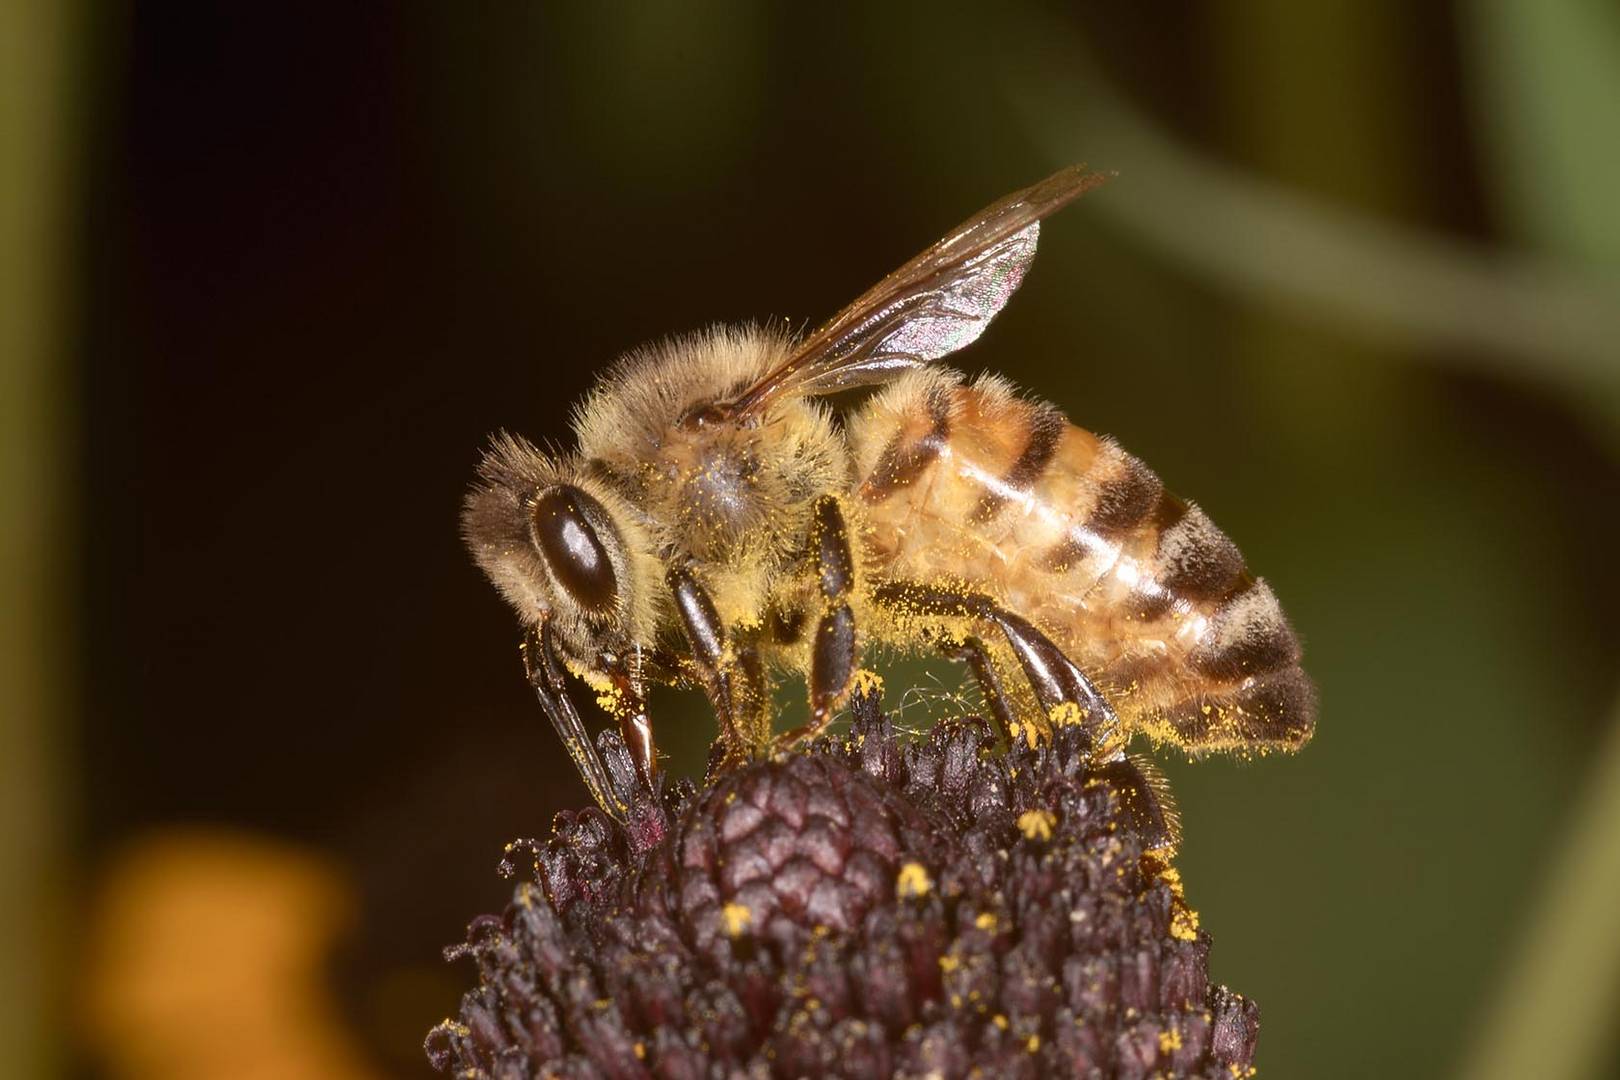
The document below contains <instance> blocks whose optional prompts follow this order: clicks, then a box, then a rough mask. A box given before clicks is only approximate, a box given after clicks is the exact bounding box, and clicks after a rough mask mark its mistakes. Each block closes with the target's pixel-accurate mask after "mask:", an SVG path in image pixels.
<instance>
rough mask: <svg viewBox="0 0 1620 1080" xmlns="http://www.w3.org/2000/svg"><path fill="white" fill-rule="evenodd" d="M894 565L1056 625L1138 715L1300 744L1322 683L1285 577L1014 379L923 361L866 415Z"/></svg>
mask: <svg viewBox="0 0 1620 1080" xmlns="http://www.w3.org/2000/svg"><path fill="white" fill-rule="evenodd" d="M850 440H851V445H852V448H853V451H854V457H855V462H856V469H857V473H856V475H857V486H856V489H855V498H854V501H855V503H856V506H857V507H858V508H859V512H860V513H861V516H862V518H863V519H864V523H865V526H866V530H867V531H866V534H865V538H866V549H867V554H868V557H869V558H870V560H871V563H870V565H871V568H872V571H873V573H875V574H876V575H878V576H879V577H880V578H884V579H893V580H915V581H923V582H936V581H939V580H940V579H941V578H946V579H955V580H956V581H959V582H963V583H966V584H968V585H970V586H973V587H975V588H979V589H982V590H983V591H985V592H987V593H989V594H990V595H991V596H993V597H995V598H996V599H998V600H999V601H1000V602H1001V603H1002V604H1004V605H1005V606H1006V607H1008V608H1010V609H1011V610H1013V611H1016V612H1018V613H1019V614H1021V615H1023V616H1024V617H1025V618H1027V619H1030V620H1031V621H1033V622H1034V623H1036V625H1038V626H1040V627H1041V628H1042V629H1043V630H1044V631H1045V632H1046V633H1047V634H1048V635H1050V636H1051V637H1052V638H1053V640H1055V641H1056V642H1057V643H1058V644H1059V645H1060V646H1062V647H1063V649H1064V650H1065V651H1066V652H1067V653H1068V655H1069V656H1070V658H1071V659H1073V660H1074V661H1075V663H1076V664H1078V665H1079V666H1080V668H1081V669H1082V670H1083V671H1085V672H1086V674H1087V675H1088V676H1090V677H1091V679H1092V680H1093V681H1094V682H1095V683H1096V684H1097V685H1098V686H1099V688H1101V689H1102V690H1103V692H1104V693H1105V694H1106V695H1107V696H1108V697H1109V699H1110V701H1111V702H1112V703H1113V704H1114V707H1115V709H1116V710H1117V711H1118V712H1119V714H1120V716H1121V717H1122V719H1124V720H1125V721H1126V722H1127V723H1128V724H1130V725H1131V726H1132V727H1133V728H1134V729H1136V730H1141V731H1145V732H1147V733H1148V734H1149V735H1151V736H1153V737H1155V738H1160V739H1166V740H1169V741H1171V742H1174V743H1177V744H1179V745H1181V746H1183V747H1185V748H1186V749H1188V750H1189V751H1193V752H1198V751H1204V750H1222V749H1227V750H1264V749H1267V748H1288V749H1293V748H1296V747H1298V746H1300V745H1301V744H1302V743H1304V742H1305V740H1307V739H1308V738H1309V737H1310V734H1311V730H1312V727H1313V725H1314V713H1315V698H1314V693H1313V691H1312V688H1311V684H1310V681H1309V679H1307V678H1306V676H1305V674H1304V672H1303V671H1302V670H1301V669H1300V666H1299V657H1300V650H1299V642H1298V639H1297V638H1296V637H1295V635H1294V632H1293V629H1292V628H1291V627H1290V626H1289V625H1288V620H1287V618H1286V617H1285V616H1284V615H1283V613H1282V610H1281V608H1280V607H1279V606H1278V604H1277V599H1276V597H1275V595H1273V593H1272V591H1271V589H1270V587H1269V586H1268V585H1266V583H1265V582H1264V581H1261V580H1259V579H1258V578H1256V577H1254V576H1253V575H1252V574H1250V573H1249V571H1248V569H1247V567H1245V565H1244V563H1243V557H1242V555H1241V554H1239V552H1238V550H1237V548H1236V547H1235V546H1234V545H1233V543H1232V541H1231V540H1229V539H1227V537H1226V535H1225V534H1224V533H1222V532H1221V531H1220V530H1219V529H1218V528H1216V527H1215V525H1214V524H1213V523H1212V522H1211V521H1210V520H1209V518H1208V517H1206V516H1205V515H1204V513H1203V511H1201V510H1199V509H1198V508H1197V507H1196V506H1192V505H1190V504H1188V503H1186V502H1184V501H1183V500H1181V499H1179V498H1177V497H1176V496H1174V495H1172V494H1170V493H1169V492H1167V491H1165V490H1164V485H1163V484H1162V483H1160V481H1159V478H1158V477H1157V476H1155V475H1154V474H1153V472H1152V471H1151V470H1149V469H1148V468H1147V466H1145V465H1143V464H1142V463H1141V462H1140V461H1138V460H1137V459H1136V458H1134V457H1132V456H1131V455H1129V454H1127V453H1126V452H1125V451H1123V450H1121V449H1120V448H1119V446H1118V445H1117V444H1115V443H1114V442H1113V441H1112V440H1110V439H1107V438H1102V437H1099V436H1096V435H1093V434H1092V433H1090V432H1089V431H1085V430H1083V429H1081V428H1078V427H1075V426H1074V425H1072V424H1070V423H1069V422H1068V421H1067V420H1065V419H1064V418H1063V416H1062V415H1061V414H1060V413H1059V412H1058V411H1057V410H1056V409H1054V408H1052V407H1051V406H1049V405H1044V404H1040V403H1037V402H1031V401H1028V400H1025V399H1022V398H1019V397H1016V396H1015V395H1014V394H1013V393H1012V391H1011V389H1010V388H1009V387H1008V386H1007V385H1006V384H1005V383H1003V382H1001V381H1000V380H996V379H981V380H980V381H978V382H976V383H974V384H972V385H968V386H964V385H961V384H960V382H959V381H958V379H957V377H956V376H955V375H954V374H953V373H951V372H947V371H923V372H918V373H916V374H913V375H910V376H908V377H906V378H905V379H903V380H901V381H900V382H898V383H896V384H895V385H894V386H893V387H891V388H890V389H889V390H888V391H887V392H885V393H883V394H881V395H880V396H878V397H876V398H874V399H873V400H872V401H871V402H870V403H869V404H868V405H867V406H866V407H865V408H864V409H862V410H861V411H860V413H859V414H858V415H857V416H856V417H854V418H853V419H852V421H851V424H850Z"/></svg>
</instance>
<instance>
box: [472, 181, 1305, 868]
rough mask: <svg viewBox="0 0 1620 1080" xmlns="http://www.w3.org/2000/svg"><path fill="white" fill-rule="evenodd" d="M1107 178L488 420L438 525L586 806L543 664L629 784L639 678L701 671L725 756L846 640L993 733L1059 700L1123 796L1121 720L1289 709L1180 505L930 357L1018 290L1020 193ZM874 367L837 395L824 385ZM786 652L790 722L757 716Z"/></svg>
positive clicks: (1163, 732) (1031, 728) (1237, 734)
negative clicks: (853, 290)
mask: <svg viewBox="0 0 1620 1080" xmlns="http://www.w3.org/2000/svg"><path fill="white" fill-rule="evenodd" d="M1102 179H1104V177H1103V176H1102V175H1101V174H1098V173H1095V172H1091V171H1089V170H1087V169H1085V168H1084V167H1082V166H1073V167H1070V168H1067V169H1064V170H1062V171H1060V172H1058V173H1056V174H1054V175H1052V176H1051V177H1048V178H1047V179H1045V180H1043V181H1041V182H1040V183H1038V184H1035V185H1033V186H1031V187H1029V188H1026V189H1024V190H1022V191H1018V192H1015V193H1014V194H1012V195H1009V196H1007V197H1006V198H1004V199H1002V200H1000V201H999V202H996V203H994V204H993V205H991V206H990V207H988V208H986V209H985V210H983V211H982V212H980V213H979V214H977V215H975V216H974V217H973V218H971V219H969V220H968V221H967V222H965V223H964V224H963V225H961V226H960V227H958V228H957V229H955V230H953V231H952V232H951V233H950V234H949V235H947V236H946V237H945V238H944V239H943V240H941V241H939V242H938V243H936V244H935V245H933V246H932V247H930V248H928V249H927V250H926V251H924V252H923V253H922V254H921V255H919V256H917V257H916V258H914V259H912V260H911V261H910V262H908V263H906V264H905V265H904V266H902V267H901V268H900V269H899V270H897V271H895V272H894V273H892V274H890V275H889V276H888V277H886V278H884V279H883V280H882V281H881V282H879V283H878V284H877V285H876V286H874V287H873V288H872V289H870V290H869V291H867V292H866V293H865V294H864V295H863V296H861V297H860V298H859V299H857V300H856V301H855V302H854V303H853V304H851V305H850V306H849V307H847V308H845V309H844V310H843V311H842V312H841V313H839V314H838V315H837V316H836V317H834V318H833V319H832V320H830V321H829V322H827V323H825V324H823V325H822V326H821V327H820V328H818V329H816V330H815V331H814V332H813V333H811V334H809V335H808V336H806V337H804V338H802V339H795V338H794V337H793V336H791V335H790V334H788V333H786V332H784V331H780V330H777V329H773V328H758V327H741V328H735V327H733V328H726V327H721V328H715V329H711V330H709V331H706V332H704V333H699V334H695V335H692V336H689V337H684V338H676V339H673V340H670V341H666V342H662V343H659V344H656V345H652V346H648V347H645V348H643V349H641V350H639V351H636V352H634V353H631V354H630V355H629V356H627V357H626V358H624V359H623V360H622V361H620V362H619V364H618V365H617V366H616V367H614V368H613V369H611V370H610V371H609V372H608V373H607V374H606V375H605V376H604V377H603V378H602V380H601V381H600V383H599V384H598V385H597V386H596V388H595V389H594V390H593V391H591V393H590V394H589V395H588V396H587V397H586V398H585V400H584V402H583V403H582V404H581V406H580V407H579V409H578V411H577V413H576V416H575V421H574V434H575V436H576V439H577V445H576V448H575V449H574V450H573V451H571V452H565V453H556V454H548V453H545V452H542V451H541V450H539V449H538V448H536V447H535V446H534V445H532V444H531V443H529V442H527V441H525V440H523V439H520V438H517V437H513V436H510V435H501V436H498V437H497V438H496V439H495V440H494V443H493V446H492V447H491V449H490V450H489V451H488V453H487V454H486V455H485V457H484V460H483V462H482V464H481V466H480V469H479V474H480V481H479V483H478V484H477V485H476V486H475V487H474V489H473V491H472V493H471V494H470V495H469V496H468V498H467V504H466V509H465V513H464V516H463V526H464V532H465V535H466V538H467V541H468V544H469V546H470V547H471V549H472V552H473V554H474V557H475V558H476V560H477V562H478V564H479V565H480V566H481V567H482V568H483V569H484V571H485V572H486V573H487V574H488V575H489V576H490V578H491V579H492V580H493V581H494V583H495V584H496V586H497V587H498V588H499V589H500V591H501V592H502V593H503V594H504V595H505V596H506V598H507V599H508V600H509V601H510V602H511V604H512V605H513V607H515V608H516V610H517V612H518V615H519V617H520V618H521V619H522V621H523V622H524V624H525V625H526V627H527V628H528V637H527V639H526V644H525V650H524V653H525V657H526V660H527V665H528V668H529V673H530V679H531V682H532V683H533V685H534V687H535V689H536V692H537V693H538V695H539V697H540V699H541V702H542V705H543V706H544V708H545V710H546V712H547V714H548V715H549V716H550V718H551V720H552V722H553V723H554V724H555V725H556V727H557V729H558V732H559V734H560V735H561V736H562V738H563V741H564V744H565V745H566V746H567V748H568V750H569V753H570V754H571V755H572V757H573V758H574V761H575V763H576V765H577V766H578V767H579V770H580V773H581V775H582V776H583V777H584V779H585V781H586V783H587V785H588V786H589V787H590V789H591V792H592V794H593V796H594V797H595V798H596V800H597V801H598V802H599V803H600V804H601V805H602V807H603V809H604V810H606V811H607V812H608V813H610V814H615V815H622V814H623V812H624V810H625V807H624V806H623V805H622V804H621V801H620V800H619V799H618V798H617V797H616V796H615V795H614V794H613V791H614V788H613V787H612V785H610V783H609V780H608V776H607V772H606V770H605V768H604V766H603V764H602V762H601V760H600V759H599V757H598V755H597V753H596V751H595V749H594V748H593V746H592V745H591V743H590V741H589V739H588V738H587V736H586V732H585V727H584V725H583V723H582V722H581V720H580V718H579V715H578V713H577V711H576V710H575V708H574V706H573V705H572V703H571V702H570V700H569V697H568V694H567V692H566V688H565V685H564V684H565V677H564V672H565V671H571V672H573V673H574V674H576V675H578V676H580V677H581V678H582V679H584V680H585V681H586V682H587V683H589V684H590V685H591V686H592V687H593V688H594V689H595V690H596V691H597V692H598V694H600V695H602V699H603V700H604V701H605V702H606V703H608V704H609V706H610V708H611V710H612V711H613V712H614V713H615V715H616V716H617V717H618V718H619V721H620V724H621V728H622V730H623V733H624V735H625V739H626V743H627V744H628V746H629V747H630V749H631V753H632V756H633V758H634V759H635V764H636V767H637V769H638V771H639V773H640V776H641V779H642V780H643V781H644V782H647V783H651V782H653V778H654V776H655V773H656V768H657V757H656V751H655V749H654V745H653V739H652V724H651V722H650V719H649V718H648V716H647V711H646V708H645V689H646V686H647V685H648V683H649V682H650V681H654V680H656V681H665V682H675V683H682V684H691V685H696V686H698V687H701V688H702V689H703V691H704V692H705V693H706V694H707V695H708V696H709V698H710V699H711V701H712V703H713V705H714V709H715V713H716V715H717V716H718V718H719V721H720V740H721V743H722V746H723V750H724V753H723V755H722V756H721V760H722V762H724V761H727V760H729V761H736V760H741V759H744V758H747V757H750V756H754V755H759V754H763V753H768V752H771V751H772V750H774V749H776V748H779V747H782V746H784V745H787V744H791V743H793V742H796V741H798V740H801V739H803V738H806V737H808V736H811V735H814V734H815V733H816V732H818V731H820V730H821V729H822V728H823V727H824V726H825V725H826V723H827V722H828V720H829V719H830V718H831V716H832V715H833V713H834V712H835V710H836V709H837V708H838V707H839V705H840V704H841V703H842V702H843V701H844V699H845V698H846V697H847V696H848V694H849V693H850V691H851V688H852V686H853V685H854V683H855V682H856V680H857V676H858V673H859V671H860V658H861V655H862V653H863V650H864V649H865V648H866V647H867V646H869V645H872V644H885V645H891V646H899V647H901V648H903V649H909V650H919V649H928V650H939V651H943V652H945V653H947V654H949V655H951V656H955V657H959V658H961V659H963V660H965V661H966V662H967V663H968V664H969V665H970V666H971V668H972V670H973V671H974V673H975V675H976V676H977V678H978V680H979V682H980V685H981V687H982V688H983V690H984V692H985V697H986V705H987V709H988V711H989V712H991V714H992V715H993V716H994V718H995V719H996V720H997V721H999V722H1000V724H1001V726H1002V728H1003V729H1004V731H1006V732H1007V733H1009V737H1010V736H1011V735H1012V734H1013V733H1024V734H1025V735H1026V737H1031V738H1034V737H1037V735H1038V734H1039V733H1040V732H1043V731H1046V730H1048V729H1049V728H1050V726H1051V725H1052V724H1054V723H1064V722H1069V721H1073V722H1078V723H1081V724H1083V725H1084V726H1085V727H1086V730H1087V734H1088V737H1089V738H1090V744H1091V746H1092V747H1093V752H1094V754H1095V755H1096V758H1097V760H1098V761H1099V763H1100V764H1105V765H1109V766H1110V767H1115V768H1116V771H1117V770H1118V769H1123V770H1125V771H1126V772H1128V773H1130V774H1131V775H1132V776H1134V777H1135V780H1136V781H1139V782H1140V783H1139V784H1138V786H1139V787H1140V788H1141V790H1142V791H1143V792H1144V794H1145V795H1146V794H1148V793H1149V789H1151V788H1153V787H1154V782H1153V781H1152V778H1151V773H1147V772H1144V771H1141V770H1139V769H1138V768H1137V767H1136V766H1134V765H1132V764H1131V763H1132V762H1133V761H1135V759H1133V758H1128V757H1127V756H1126V750H1125V747H1126V744H1127V742H1128V741H1129V739H1130V737H1131V736H1132V735H1133V734H1136V733H1144V734H1146V735H1147V736H1149V737H1150V738H1152V739H1153V740H1155V741H1158V742H1168V743H1172V744H1174V745H1176V746H1179V747H1181V748H1183V749H1184V750H1186V751H1187V752H1188V753H1190V754H1194V755H1197V754H1202V753H1205V752H1209V751H1229V752H1238V753H1248V752H1264V751H1266V750H1271V749H1296V748H1298V747H1299V746H1300V745H1302V744H1303V743H1304V742H1305V741H1306V740H1307V739H1308V738H1309V737H1310V735H1311V732H1312V730H1313V727H1314V723H1315V698H1314V692H1313V690H1312V687H1311V684H1310V681H1309V680H1308V679H1307V677H1306V676H1305V674H1304V673H1303V671H1302V670H1301V668H1300V666H1299V658H1300V650H1299V644H1298V640H1297V638H1296V636H1295V634H1294V632H1293V630H1292V629H1291V628H1290V626H1289V624H1288V621H1287V619H1286V618H1285V616H1284V615H1283V613H1282V610H1281V608H1280V607H1279V605H1278V603H1277V599H1276V597H1275V595H1274V594H1273V592H1272V590H1271V588H1270V587H1269V586H1268V585H1267V584H1266V583H1265V582H1264V581H1263V580H1261V579H1260V578H1257V577H1255V576H1254V575H1253V574H1251V573H1250V572H1249V570H1248V568H1247V567H1246V566H1245V564H1244V560H1243V558H1242V556H1241V555H1240V554H1239V552H1238V550H1237V548H1236V546H1235V545H1234V544H1233V543H1232V542H1231V541H1230V540H1229V539H1228V538H1227V537H1226V535H1225V534H1224V533H1222V532H1221V531H1220V530H1219V529H1218V528H1216V526H1215V525H1214V524H1213V523H1212V522H1211V521H1210V520H1209V518H1208V517H1207V516H1206V515H1205V514H1204V513H1203V511H1201V510H1200V509H1198V508H1197V507H1196V506H1194V505H1192V504H1190V503H1188V502H1185V501H1183V500H1181V499H1179V498H1177V497H1176V496H1174V495H1172V494H1170V493H1169V492H1167V491H1166V490H1165V489H1164V486H1163V484H1162V483H1161V482H1160V481H1159V479H1158V477H1157V476H1156V475H1155V474H1154V473H1153V472H1152V471H1151V470H1150V469H1148V468H1147V466H1145V465H1144V464H1142V462H1140V461H1139V460H1137V459H1136V458H1134V457H1132V456H1131V455H1130V454H1128V453H1126V452H1125V451H1124V450H1123V449H1121V448H1120V447H1119V445H1118V444H1117V443H1116V442H1114V441H1113V440H1112V439H1110V438H1108V437H1105V436H1098V435H1094V434H1092V433H1091V432H1089V431H1086V430H1084V429H1082V428H1080V427H1077V426H1075V425H1073V424H1071V423H1070V422H1069V421H1068V420H1067V419H1066V418H1065V417H1064V416H1063V415H1062V413H1060V412H1059V411H1058V410H1057V409H1056V408H1055V407H1053V406H1051V405H1048V404H1045V403H1042V402H1039V401H1035V400H1031V399H1029V398H1027V397H1023V396H1020V395H1019V394H1017V393H1015V392H1014V390H1013V389H1012V387H1011V386H1010V385H1009V384H1008V383H1007V382H1006V381H1004V380H1003V379H1000V378H998V377H995V376H984V377H981V378H979V379H976V380H973V381H968V380H966V379H964V378H963V377H962V376H961V375H959V374H958V373H956V372H954V371H952V370H949V369H947V368H944V367H941V366H937V365H936V364H935V361H938V360H940V359H941V358H943V357H945V356H947V355H949V354H951V353H953V352H955V351H957V350H958V349H961V348H962V347H964V346H966V345H968V344H969V343H971V342H972V341H974V340H975V339H976V338H978V337H979V335H980V334H981V333H982V332H983V331H984V329H985V327H986V326H987V325H988V324H989V322H990V321H991V319H993V318H994V317H995V315H996V314H997V312H999V311H1000V310H1001V308H1002V307H1003V306H1004V305H1005V304H1006V302H1007V300H1008V298H1009V297H1010V296H1011V294H1012V293H1013V291H1014V290H1016V289H1017V287H1018V285H1019V284H1020V282H1021V281H1022V279H1023V276H1024V274H1025V272H1026V271H1027V270H1028V268H1029V266H1030V263H1031V261H1032V260H1033V258H1034V255H1035V246H1036V240H1037V237H1038V236H1039V231H1040V222H1041V219H1042V218H1044V217H1046V216H1048V215H1049V214H1051V213H1053V212H1055V211H1056V210H1058V209H1061V208H1062V207H1063V206H1065V205H1067V204H1068V203H1070V202H1071V201H1073V200H1074V199H1076V198H1077V197H1079V196H1080V195H1081V194H1083V193H1084V192H1086V191H1088V190H1090V189H1091V188H1093V187H1095V186H1096V185H1097V184H1098V183H1100V182H1101V181H1102ZM869 386H877V387H880V388H881V389H879V391H878V392H877V393H876V394H875V395H873V396H871V397H870V398H869V399H867V400H866V401H865V402H864V403H862V404H860V405H858V406H857V407H856V408H854V409H853V410H852V411H850V412H848V413H846V414H843V415H836V416H835V414H834V413H833V411H832V410H831V409H830V408H829V407H828V405H827V404H825V403H824V401H823V399H824V398H826V397H829V396H831V395H835V394H838V393H840V392H842V391H845V390H850V389H853V388H856V387H869ZM784 673H787V674H798V675H802V676H803V677H804V679H805V681H806V684H807V689H808V695H809V720H808V723H806V724H805V725H804V726H803V727H801V728H799V729H797V730H795V731H792V732H788V733H784V734H778V733H776V732H774V731H773V729H772V724H771V718H770V714H769V711H768V705H769V700H770V687H771V685H772V683H773V681H774V680H775V679H777V678H779V677H780V676H781V675H782V674H784ZM1143 801H1144V802H1147V803H1151V802H1152V800H1151V799H1144V800H1143ZM1161 824H1163V823H1161ZM1163 831H1164V832H1165V834H1166V842H1170V839H1169V832H1170V828H1169V826H1168V825H1165V826H1164V830H1163Z"/></svg>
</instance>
